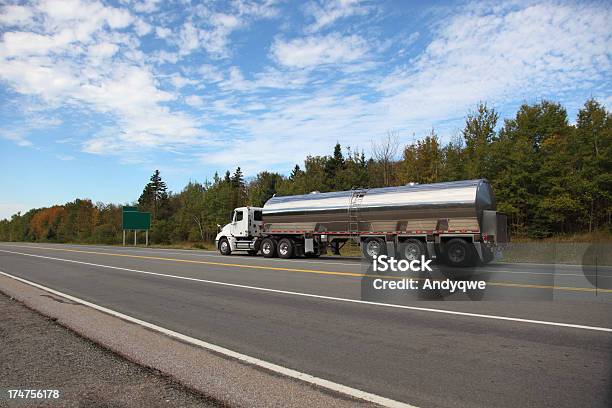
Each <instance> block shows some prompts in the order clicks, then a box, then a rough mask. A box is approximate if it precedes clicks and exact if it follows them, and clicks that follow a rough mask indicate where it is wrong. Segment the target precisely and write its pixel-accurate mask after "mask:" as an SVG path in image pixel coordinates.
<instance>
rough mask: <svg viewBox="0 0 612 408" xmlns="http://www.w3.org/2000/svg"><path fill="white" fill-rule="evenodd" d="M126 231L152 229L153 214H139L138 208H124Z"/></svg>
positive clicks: (124, 226) (124, 227)
mask: <svg viewBox="0 0 612 408" xmlns="http://www.w3.org/2000/svg"><path fill="white" fill-rule="evenodd" d="M122 218H123V229H124V230H148V229H151V213H150V212H139V211H138V209H137V208H136V207H123V217H122Z"/></svg>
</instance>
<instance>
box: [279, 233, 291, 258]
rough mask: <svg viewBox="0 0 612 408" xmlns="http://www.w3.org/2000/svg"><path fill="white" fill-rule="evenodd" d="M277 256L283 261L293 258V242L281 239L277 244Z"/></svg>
mask: <svg viewBox="0 0 612 408" xmlns="http://www.w3.org/2000/svg"><path fill="white" fill-rule="evenodd" d="M278 256H279V257H281V258H283V259H289V258H292V257H293V242H292V241H291V240H290V239H289V238H283V239H281V240H280V241H279V242H278Z"/></svg>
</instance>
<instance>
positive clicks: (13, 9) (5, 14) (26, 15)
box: [0, 5, 34, 26]
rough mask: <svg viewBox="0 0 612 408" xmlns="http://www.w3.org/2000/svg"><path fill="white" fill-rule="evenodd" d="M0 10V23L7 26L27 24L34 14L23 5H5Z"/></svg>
mask: <svg viewBox="0 0 612 408" xmlns="http://www.w3.org/2000/svg"><path fill="white" fill-rule="evenodd" d="M0 10H1V11H0V12H1V14H0V24H5V25H7V26H15V25H22V26H23V25H29V24H30V23H31V22H32V17H33V16H34V13H32V11H31V10H30V9H29V8H27V7H24V6H16V5H6V6H4V7H2V9H0Z"/></svg>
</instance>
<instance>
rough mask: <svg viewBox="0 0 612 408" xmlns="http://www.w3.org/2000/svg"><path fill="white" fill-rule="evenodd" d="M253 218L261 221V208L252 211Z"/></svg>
mask: <svg viewBox="0 0 612 408" xmlns="http://www.w3.org/2000/svg"><path fill="white" fill-rule="evenodd" d="M253 220H254V221H261V210H258V211H254V212H253Z"/></svg>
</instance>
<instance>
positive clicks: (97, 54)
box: [87, 43, 119, 59]
mask: <svg viewBox="0 0 612 408" xmlns="http://www.w3.org/2000/svg"><path fill="white" fill-rule="evenodd" d="M87 51H88V53H89V56H91V57H92V58H100V59H104V58H110V57H112V56H113V55H115V53H116V52H117V51H119V46H118V45H117V44H111V43H98V44H94V45H92V46H90V47H89V49H88V50H87Z"/></svg>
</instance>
